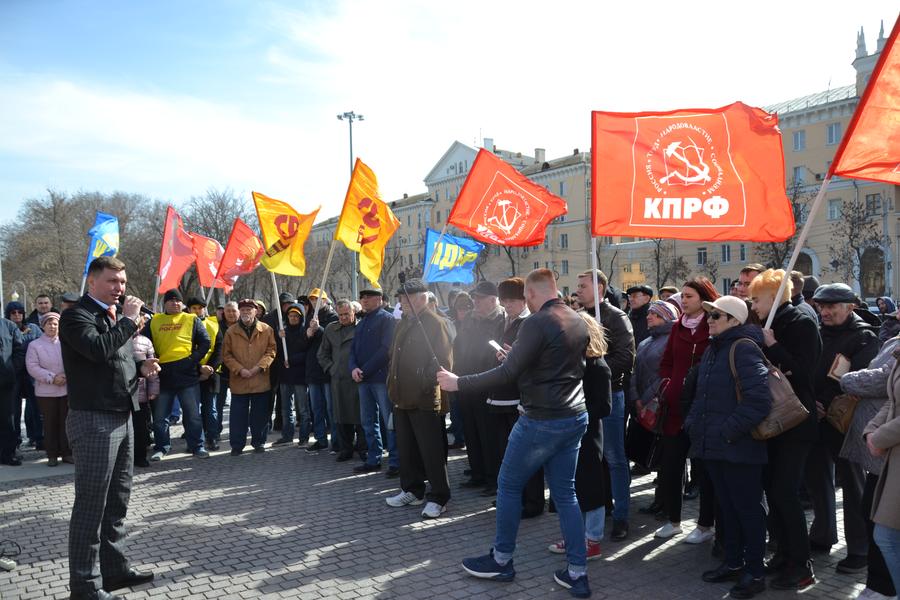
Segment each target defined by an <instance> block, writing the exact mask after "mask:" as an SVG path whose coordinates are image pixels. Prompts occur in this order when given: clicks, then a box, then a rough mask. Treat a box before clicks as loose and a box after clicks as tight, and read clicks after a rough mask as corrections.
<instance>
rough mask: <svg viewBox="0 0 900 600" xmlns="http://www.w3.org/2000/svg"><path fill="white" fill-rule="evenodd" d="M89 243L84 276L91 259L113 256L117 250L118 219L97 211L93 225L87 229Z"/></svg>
mask: <svg viewBox="0 0 900 600" xmlns="http://www.w3.org/2000/svg"><path fill="white" fill-rule="evenodd" d="M88 235H89V236H90V238H91V244H90V246H88V254H87V261H86V262H85V263H84V276H85V277H87V272H88V267H89V266H90V264H91V261H92V260H94V259H95V258H97V257H98V256H115V255H116V254H118V252H119V219H118V218H116V217H114V216H112V215H108V214H106V213H102V212H99V211H98V212H97V217H96V218H95V219H94V226H93V227H91V228H90V230H89V231H88Z"/></svg>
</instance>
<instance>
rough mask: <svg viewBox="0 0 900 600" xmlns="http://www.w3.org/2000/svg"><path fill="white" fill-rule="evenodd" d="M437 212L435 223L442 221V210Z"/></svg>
mask: <svg viewBox="0 0 900 600" xmlns="http://www.w3.org/2000/svg"><path fill="white" fill-rule="evenodd" d="M436 214H437V217H436V220H435V223H440V222H441V211H437V213H436Z"/></svg>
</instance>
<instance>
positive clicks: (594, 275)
mask: <svg viewBox="0 0 900 600" xmlns="http://www.w3.org/2000/svg"><path fill="white" fill-rule="evenodd" d="M598 270H600V267H598V266H597V238H595V237H594V236H591V278H592V279H593V280H594V318H595V319H596V320H597V323H598V324H599V325H603V322H602V321H601V319H600V296H599V295H598V294H597V286H598V285H600V284H599V282H598V281H597V271H598ZM604 291H606V290H604Z"/></svg>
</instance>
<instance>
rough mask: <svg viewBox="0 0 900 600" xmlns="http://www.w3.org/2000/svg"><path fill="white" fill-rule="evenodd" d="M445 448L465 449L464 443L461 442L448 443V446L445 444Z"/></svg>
mask: <svg viewBox="0 0 900 600" xmlns="http://www.w3.org/2000/svg"><path fill="white" fill-rule="evenodd" d="M447 449H448V450H465V449H466V445H465V444H462V443H460V444H455V443H454V444H450V445H448V446H447Z"/></svg>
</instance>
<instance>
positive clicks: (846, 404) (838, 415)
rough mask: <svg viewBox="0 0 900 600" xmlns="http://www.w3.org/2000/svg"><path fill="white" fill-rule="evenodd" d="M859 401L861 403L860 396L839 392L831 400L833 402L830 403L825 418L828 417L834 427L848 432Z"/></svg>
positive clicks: (842, 431)
mask: <svg viewBox="0 0 900 600" xmlns="http://www.w3.org/2000/svg"><path fill="white" fill-rule="evenodd" d="M857 403H859V396H854V395H853V394H838V395H837V396H835V397H834V398H833V399H832V400H831V404H829V405H828V411H827V412H826V413H825V418H826V419H828V422H829V423H831V426H832V427H834V428H835V429H837V430H838V431H840V432H841V433H847V431H848V430H849V429H850V423H852V422H853V413H854V411H856V405H857Z"/></svg>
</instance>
